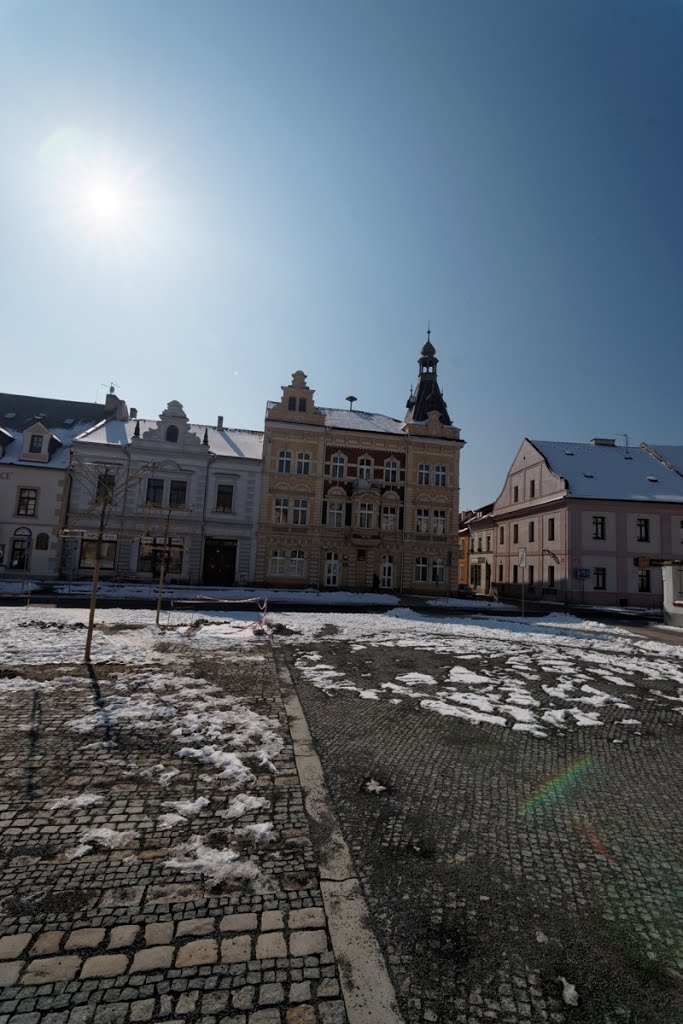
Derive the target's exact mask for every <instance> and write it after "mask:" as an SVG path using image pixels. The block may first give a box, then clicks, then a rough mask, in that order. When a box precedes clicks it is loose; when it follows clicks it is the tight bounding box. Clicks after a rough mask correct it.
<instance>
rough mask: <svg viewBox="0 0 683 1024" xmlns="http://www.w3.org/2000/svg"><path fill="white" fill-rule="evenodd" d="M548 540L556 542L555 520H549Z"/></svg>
mask: <svg viewBox="0 0 683 1024" xmlns="http://www.w3.org/2000/svg"><path fill="white" fill-rule="evenodd" d="M548 540H555V520H554V519H549V520H548Z"/></svg>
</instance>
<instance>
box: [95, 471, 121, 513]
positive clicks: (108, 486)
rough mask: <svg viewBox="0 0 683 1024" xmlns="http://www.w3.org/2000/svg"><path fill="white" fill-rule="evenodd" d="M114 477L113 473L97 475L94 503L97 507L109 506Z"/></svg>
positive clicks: (112, 495) (114, 483)
mask: <svg viewBox="0 0 683 1024" xmlns="http://www.w3.org/2000/svg"><path fill="white" fill-rule="evenodd" d="M115 486H116V476H115V474H114V473H98V476H97V490H96V492H95V501H96V502H97V503H98V505H102V504H104V505H110V504H111V503H112V501H113V498H114V487H115Z"/></svg>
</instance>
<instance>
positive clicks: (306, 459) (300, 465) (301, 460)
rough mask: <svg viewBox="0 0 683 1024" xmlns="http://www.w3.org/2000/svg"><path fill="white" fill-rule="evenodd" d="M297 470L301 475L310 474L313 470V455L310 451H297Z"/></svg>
mask: <svg viewBox="0 0 683 1024" xmlns="http://www.w3.org/2000/svg"><path fill="white" fill-rule="evenodd" d="M296 471H297V473H298V475H299V476H308V475H309V474H310V472H311V456H310V455H309V454H308V452H297V453H296Z"/></svg>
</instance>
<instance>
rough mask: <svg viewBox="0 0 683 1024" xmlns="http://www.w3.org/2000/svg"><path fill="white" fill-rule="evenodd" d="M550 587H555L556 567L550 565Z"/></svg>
mask: <svg viewBox="0 0 683 1024" xmlns="http://www.w3.org/2000/svg"><path fill="white" fill-rule="evenodd" d="M548 586H549V587H554V586H555V566H554V565H549V566H548Z"/></svg>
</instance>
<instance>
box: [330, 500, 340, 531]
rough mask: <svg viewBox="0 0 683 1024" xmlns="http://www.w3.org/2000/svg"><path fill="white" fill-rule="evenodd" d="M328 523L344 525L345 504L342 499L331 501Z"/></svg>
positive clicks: (337, 525) (336, 525) (335, 525)
mask: <svg viewBox="0 0 683 1024" xmlns="http://www.w3.org/2000/svg"><path fill="white" fill-rule="evenodd" d="M327 525H328V526H334V527H339V526H343V525H344V506H343V504H342V503H341V501H330V502H329V503H328V505H327Z"/></svg>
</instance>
